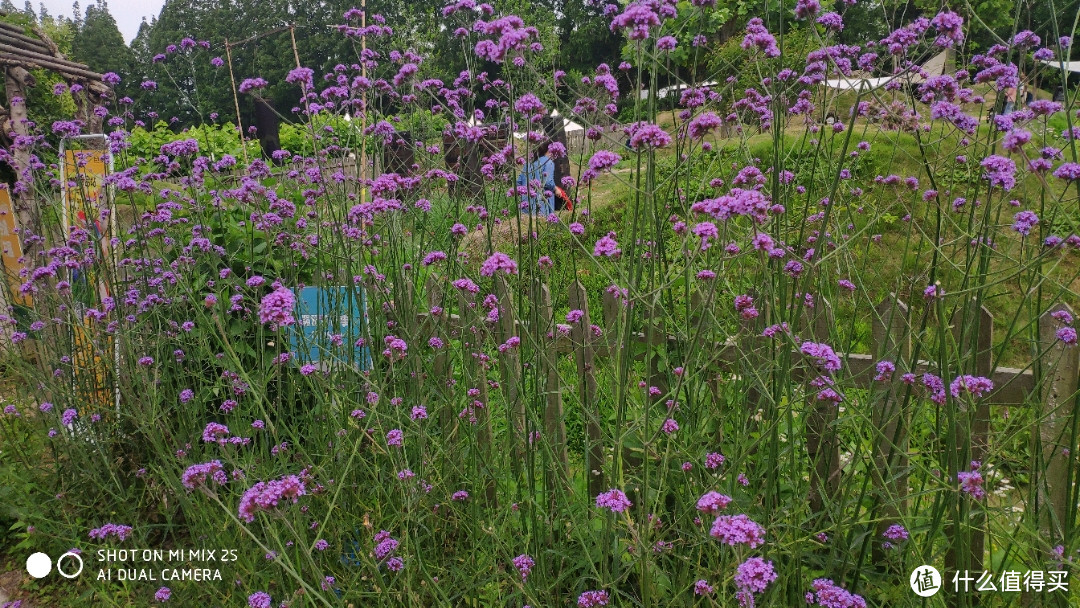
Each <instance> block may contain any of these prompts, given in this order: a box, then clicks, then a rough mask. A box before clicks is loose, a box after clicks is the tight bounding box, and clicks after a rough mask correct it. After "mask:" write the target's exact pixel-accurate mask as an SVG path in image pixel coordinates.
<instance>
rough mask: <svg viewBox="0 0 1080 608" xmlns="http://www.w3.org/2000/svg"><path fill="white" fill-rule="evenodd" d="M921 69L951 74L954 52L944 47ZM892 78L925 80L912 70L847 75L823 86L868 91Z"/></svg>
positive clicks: (929, 74) (953, 68)
mask: <svg viewBox="0 0 1080 608" xmlns="http://www.w3.org/2000/svg"><path fill="white" fill-rule="evenodd" d="M921 67H922V71H924V72H926V75H927V76H928V77H933V76H941V75H942V74H951V73H953V72H955V71H956V52H955V51H953V50H952V49H945V50H944V51H941V52H940V53H938V54H937V55H934V56H933V57H931V58H930V59H927V60H926V62H925V63H923V64H922V66H921ZM893 78H903V79H904V81H905V82H923V80H925V79H924V78H923V77H922V76H921V75H920V74H918V73H915V72H913V71H905V72H904V73H903V74H898V75H894V76H880V77H876V78H872V77H868V76H849V77H843V78H832V79H829V80H826V81H825V86H827V87H829V88H830V89H838V90H841V91H852V90H854V91H858V90H860V89H862V90H864V91H869V90H871V89H876V88H878V87H883V86H885V85H886V84H888V83H889V81H890V80H892V79H893Z"/></svg>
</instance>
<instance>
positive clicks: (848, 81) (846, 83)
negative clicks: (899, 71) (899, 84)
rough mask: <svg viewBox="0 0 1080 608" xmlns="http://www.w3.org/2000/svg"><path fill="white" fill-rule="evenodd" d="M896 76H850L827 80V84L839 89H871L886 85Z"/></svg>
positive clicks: (831, 87)
mask: <svg viewBox="0 0 1080 608" xmlns="http://www.w3.org/2000/svg"><path fill="white" fill-rule="evenodd" d="M893 78H895V76H882V77H880V78H859V77H856V76H852V77H850V78H832V79H829V80H826V81H825V86H827V87H829V88H830V89H838V90H840V91H858V90H860V89H861V90H864V91H869V90H871V89H876V88H878V87H883V86H885V85H886V84H887V83H888V82H889V81H890V80H892V79H893Z"/></svg>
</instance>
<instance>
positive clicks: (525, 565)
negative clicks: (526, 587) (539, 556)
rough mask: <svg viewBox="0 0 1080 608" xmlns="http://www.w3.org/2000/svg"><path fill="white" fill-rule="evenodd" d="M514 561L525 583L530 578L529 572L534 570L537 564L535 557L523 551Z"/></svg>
mask: <svg viewBox="0 0 1080 608" xmlns="http://www.w3.org/2000/svg"><path fill="white" fill-rule="evenodd" d="M513 563H514V567H515V568H517V571H518V572H519V573H521V582H523V583H524V582H525V581H526V580H528V578H529V573H530V572H532V568H533V566H535V565H536V562H534V561H533V558H531V557H529V556H528V555H527V554H525V553H522V554H521V555H519V556H517V557H515V558H514V559H513Z"/></svg>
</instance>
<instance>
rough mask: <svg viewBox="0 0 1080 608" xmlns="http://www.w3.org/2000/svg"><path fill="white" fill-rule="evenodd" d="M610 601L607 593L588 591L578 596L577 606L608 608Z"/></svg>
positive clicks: (582, 607)
mask: <svg viewBox="0 0 1080 608" xmlns="http://www.w3.org/2000/svg"><path fill="white" fill-rule="evenodd" d="M608 601H609V598H608V592H607V591H603V590H600V591H586V592H584V593H582V594H581V595H579V596H578V599H577V605H578V608H595V607H596V606H607V605H608Z"/></svg>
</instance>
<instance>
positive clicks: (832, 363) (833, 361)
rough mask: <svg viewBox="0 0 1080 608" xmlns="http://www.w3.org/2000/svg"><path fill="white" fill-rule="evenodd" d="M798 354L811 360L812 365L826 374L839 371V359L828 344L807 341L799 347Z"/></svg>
mask: <svg viewBox="0 0 1080 608" xmlns="http://www.w3.org/2000/svg"><path fill="white" fill-rule="evenodd" d="M799 352H801V353H802V354H804V355H806V356H807V357H810V358H811V359H813V361H814V365H817V366H818V367H820V368H821V369H823V370H825V371H827V372H838V371H840V367H841V361H840V357H839V356H837V354H836V351H834V350H833V349H832V347H831V346H829V345H828V344H821V343H819V342H811V341H809V340H807V341H806V342H803V343H802V346H800V347H799Z"/></svg>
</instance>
